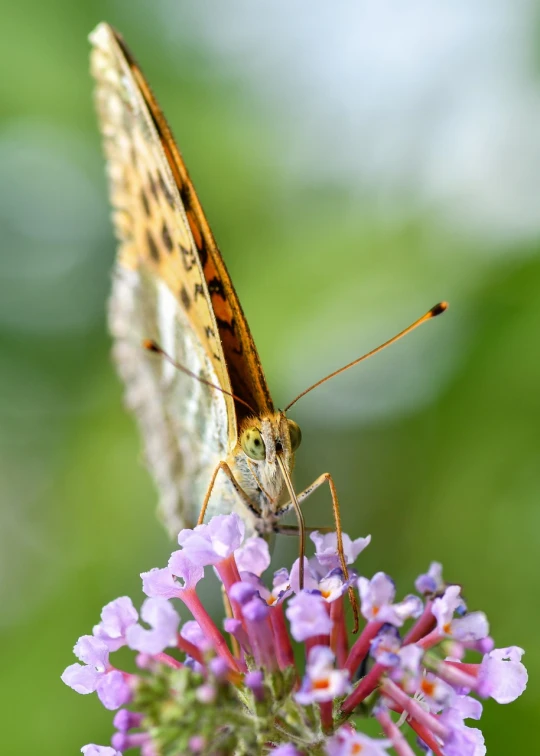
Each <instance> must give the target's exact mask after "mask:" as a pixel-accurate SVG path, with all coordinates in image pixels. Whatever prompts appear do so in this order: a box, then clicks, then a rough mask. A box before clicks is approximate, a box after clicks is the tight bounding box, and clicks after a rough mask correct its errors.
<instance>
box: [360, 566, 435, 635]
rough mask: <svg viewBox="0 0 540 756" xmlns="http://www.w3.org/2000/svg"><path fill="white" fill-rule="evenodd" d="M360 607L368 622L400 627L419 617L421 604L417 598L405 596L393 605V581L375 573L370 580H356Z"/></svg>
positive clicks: (394, 589)
mask: <svg viewBox="0 0 540 756" xmlns="http://www.w3.org/2000/svg"><path fill="white" fill-rule="evenodd" d="M358 590H359V591H360V607H361V611H362V614H363V616H364V617H365V618H366V619H367V620H370V621H376V622H389V623H390V624H392V625H395V626H396V627H401V626H402V625H403V623H404V622H405V620H407V619H409V618H410V617H419V616H420V614H421V613H422V602H421V601H420V599H419V598H418V596H412V595H411V596H406V597H405V598H404V599H403V601H401V602H400V603H398V604H393V603H392V601H393V600H394V598H395V596H396V588H395V585H394V582H393V580H391V578H389V577H388V575H385V574H384V572H377V573H376V574H375V575H374V576H373V577H372V578H371V580H368V579H367V578H364V577H360V578H358Z"/></svg>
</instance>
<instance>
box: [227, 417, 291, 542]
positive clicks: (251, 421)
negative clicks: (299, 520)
mask: <svg viewBox="0 0 540 756" xmlns="http://www.w3.org/2000/svg"><path fill="white" fill-rule="evenodd" d="M294 425H295V426H296V424H294ZM296 427H297V426H296ZM239 439H240V440H239V442H238V443H237V445H236V447H235V449H234V451H233V452H232V454H231V455H230V457H229V465H230V467H231V470H232V472H233V474H234V477H235V479H236V481H237V482H238V485H239V486H240V487H241V488H242V490H243V491H244V492H245V494H246V495H247V497H248V498H249V501H250V504H251V506H249V509H250V511H251V514H252V516H253V519H254V522H253V526H254V529H255V530H256V531H257V532H259V533H260V534H261V535H264V534H268V533H272V532H274V531H275V528H276V524H277V522H278V520H279V519H280V518H281V516H282V515H283V514H284V512H285V511H286V509H287V507H286V506H284V499H285V492H286V485H285V480H284V478H283V474H282V472H281V469H280V467H279V464H278V459H277V457H278V455H280V456H281V459H282V460H283V462H284V465H285V468H286V470H287V471H288V473H289V474H290V473H291V472H292V470H293V467H294V457H295V453H294V450H293V444H292V442H291V441H292V440H294V439H291V421H289V420H287V418H286V417H285V415H284V413H283V412H276V413H273V414H269V415H263V416H260V417H249V418H246V419H245V420H244V421H243V423H242V427H241V432H240V434H239ZM246 503H247V502H246Z"/></svg>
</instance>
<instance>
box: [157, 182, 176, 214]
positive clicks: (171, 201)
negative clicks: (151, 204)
mask: <svg viewBox="0 0 540 756" xmlns="http://www.w3.org/2000/svg"><path fill="white" fill-rule="evenodd" d="M158 181H159V188H160V189H161V192H162V194H163V196H164V197H165V199H166V200H167V204H168V205H169V207H170V208H174V198H173V196H172V194H171V192H170V191H169V187H168V186H167V184H166V182H165V179H164V178H163V176H162V174H161V173H158Z"/></svg>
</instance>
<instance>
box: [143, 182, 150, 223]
mask: <svg viewBox="0 0 540 756" xmlns="http://www.w3.org/2000/svg"><path fill="white" fill-rule="evenodd" d="M141 202H142V206H143V209H144V213H145V215H146V217H147V218H149V217H150V214H151V210H150V203H149V202H148V197H147V196H146V192H145V191H144V189H141Z"/></svg>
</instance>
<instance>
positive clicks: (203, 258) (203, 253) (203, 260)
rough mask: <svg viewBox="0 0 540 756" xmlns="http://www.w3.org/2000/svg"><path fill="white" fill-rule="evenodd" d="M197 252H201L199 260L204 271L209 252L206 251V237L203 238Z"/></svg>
mask: <svg viewBox="0 0 540 756" xmlns="http://www.w3.org/2000/svg"><path fill="white" fill-rule="evenodd" d="M197 251H198V252H199V260H200V261H201V265H202V267H203V270H204V268H205V266H206V263H207V261H208V250H207V249H206V242H205V241H204V237H201V243H200V245H199V246H198V247H197Z"/></svg>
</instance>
